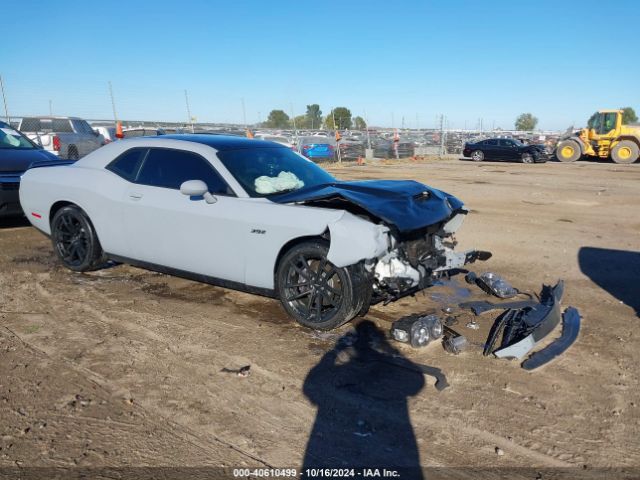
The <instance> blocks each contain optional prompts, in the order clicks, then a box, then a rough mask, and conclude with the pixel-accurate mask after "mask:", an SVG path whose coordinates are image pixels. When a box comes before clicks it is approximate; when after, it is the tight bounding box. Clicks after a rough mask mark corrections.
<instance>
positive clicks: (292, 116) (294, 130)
mask: <svg viewBox="0 0 640 480" xmlns="http://www.w3.org/2000/svg"><path fill="white" fill-rule="evenodd" d="M289 108H290V109H291V121H292V122H293V134H294V135H295V138H296V145H297V144H298V126H297V125H296V116H295V115H294V112H293V103H290V104H289Z"/></svg>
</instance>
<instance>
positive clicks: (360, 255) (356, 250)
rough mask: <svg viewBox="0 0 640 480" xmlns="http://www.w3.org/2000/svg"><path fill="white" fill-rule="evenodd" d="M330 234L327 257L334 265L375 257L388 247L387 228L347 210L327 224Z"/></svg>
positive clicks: (350, 263)
mask: <svg viewBox="0 0 640 480" xmlns="http://www.w3.org/2000/svg"><path fill="white" fill-rule="evenodd" d="M327 226H328V227H329V233H330V235H331V243H330V245H329V254H328V255H327V259H328V260H329V261H330V262H331V263H333V264H334V265H335V266H336V267H346V266H348V265H353V264H355V263H358V262H359V261H361V260H365V259H369V258H377V257H379V256H381V255H383V254H384V253H386V252H387V250H388V249H389V236H388V232H389V228H388V227H386V226H383V225H376V224H374V223H371V222H369V221H367V220H364V219H362V218H360V217H357V216H355V215H353V214H351V213H349V212H346V211H345V212H344V213H343V215H342V216H341V217H340V218H339V219H338V220H335V221H333V222H331V223H329V224H328V225H327Z"/></svg>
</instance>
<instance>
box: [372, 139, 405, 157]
mask: <svg viewBox="0 0 640 480" xmlns="http://www.w3.org/2000/svg"><path fill="white" fill-rule="evenodd" d="M371 147H372V148H373V156H374V157H376V158H408V157H412V156H413V155H415V151H416V147H415V145H414V144H413V143H412V142H407V141H404V140H400V141H398V142H394V141H392V140H388V139H385V138H380V137H378V138H375V139H372V140H371Z"/></svg>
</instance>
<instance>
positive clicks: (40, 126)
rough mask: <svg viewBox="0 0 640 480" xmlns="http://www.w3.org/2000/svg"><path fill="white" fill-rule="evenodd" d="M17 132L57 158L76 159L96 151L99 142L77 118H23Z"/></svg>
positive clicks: (91, 129)
mask: <svg viewBox="0 0 640 480" xmlns="http://www.w3.org/2000/svg"><path fill="white" fill-rule="evenodd" d="M18 130H20V131H21V132H22V133H24V134H25V135H26V136H27V137H29V138H30V139H31V140H33V141H34V142H35V143H36V144H38V145H40V146H41V147H42V148H44V149H45V150H47V151H49V152H51V153H53V154H54V155H57V156H58V157H60V158H67V159H69V160H77V159H79V158H81V157H84V156H85V155H87V154H89V153H91V152H93V151H94V150H96V149H98V148H100V147H101V146H102V144H103V139H102V137H101V136H100V134H99V133H97V132H96V131H95V130H94V129H93V128H91V125H89V124H88V123H87V122H86V121H85V120H83V119H81V118H77V117H24V118H23V119H22V120H21V121H20V125H19V126H18Z"/></svg>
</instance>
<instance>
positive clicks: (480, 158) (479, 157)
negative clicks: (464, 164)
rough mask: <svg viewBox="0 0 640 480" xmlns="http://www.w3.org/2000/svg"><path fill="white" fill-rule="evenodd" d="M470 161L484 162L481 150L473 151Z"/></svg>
mask: <svg viewBox="0 0 640 480" xmlns="http://www.w3.org/2000/svg"><path fill="white" fill-rule="evenodd" d="M471 160H473V161H474V162H481V161H483V160H484V152H483V151H482V150H474V151H473V152H471Z"/></svg>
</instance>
